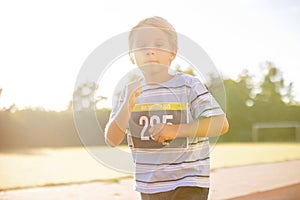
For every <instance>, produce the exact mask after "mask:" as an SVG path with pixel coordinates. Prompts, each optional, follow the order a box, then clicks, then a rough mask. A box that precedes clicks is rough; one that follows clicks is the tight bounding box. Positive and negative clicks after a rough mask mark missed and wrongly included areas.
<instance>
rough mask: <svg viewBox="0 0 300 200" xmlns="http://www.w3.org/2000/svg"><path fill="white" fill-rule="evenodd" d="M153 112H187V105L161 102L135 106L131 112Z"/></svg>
mask: <svg viewBox="0 0 300 200" xmlns="http://www.w3.org/2000/svg"><path fill="white" fill-rule="evenodd" d="M154 110H187V103H178V102H161V103H151V104H136V105H135V106H134V107H133V110H132V112H142V111H154Z"/></svg>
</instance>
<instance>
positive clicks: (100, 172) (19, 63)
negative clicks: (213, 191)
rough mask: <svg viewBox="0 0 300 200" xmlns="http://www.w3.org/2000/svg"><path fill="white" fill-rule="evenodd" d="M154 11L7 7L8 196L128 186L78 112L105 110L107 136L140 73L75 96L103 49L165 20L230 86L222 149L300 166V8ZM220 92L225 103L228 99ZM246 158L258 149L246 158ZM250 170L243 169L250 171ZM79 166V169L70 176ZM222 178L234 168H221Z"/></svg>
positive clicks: (3, 172)
mask: <svg viewBox="0 0 300 200" xmlns="http://www.w3.org/2000/svg"><path fill="white" fill-rule="evenodd" d="M148 3H149V4H147V3H146V4H145V3H142V2H141V1H131V0H129V1H85V2H84V3H83V2H81V1H49V2H42V1H33V0H30V1H15V0H12V1H2V2H1V3H0V23H1V25H0V26H1V33H0V44H1V45H0V55H1V58H0V108H1V109H0V152H1V153H0V186H1V188H0V190H7V189H15V188H22V187H32V186H37V185H52V184H54V185H55V184H61V183H71V182H85V181H91V180H100V179H111V178H116V177H122V176H128V175H126V174H125V175H124V174H120V173H117V172H110V173H107V171H106V170H107V169H105V167H103V166H102V165H101V164H99V163H97V162H96V161H95V160H93V159H92V158H91V157H90V155H88V153H84V150H82V149H84V148H83V144H82V141H81V140H80V137H79V135H78V133H77V130H76V127H75V124H74V119H73V111H74V110H73V108H74V109H75V110H76V111H79V112H83V113H84V112H88V111H89V110H95V112H96V115H97V120H98V122H99V125H100V126H101V127H102V129H103V128H104V126H105V124H106V123H107V121H108V118H109V114H110V112H111V101H112V97H111V95H112V93H111V92H112V91H113V90H114V89H115V88H114V87H115V82H116V80H119V79H120V77H122V76H124V74H126V72H128V71H130V70H131V69H132V68H133V66H132V65H131V63H130V60H129V58H128V60H127V58H122V59H123V61H122V62H120V63H117V65H118V66H117V69H118V70H117V72H114V73H112V74H109V77H113V78H110V80H107V82H105V83H101V82H99V83H94V82H86V83H82V85H80V86H79V87H77V88H74V85H75V81H76V77H77V75H78V73H79V71H80V68H81V66H82V64H83V62H84V61H85V59H86V58H87V57H88V55H89V54H90V53H91V52H92V51H93V50H94V49H95V48H96V47H97V46H99V45H100V44H101V43H102V42H104V41H106V40H108V39H109V38H111V37H113V36H115V35H117V34H119V33H123V32H126V31H129V30H130V28H131V27H133V26H134V25H135V24H137V23H138V22H139V21H140V20H141V19H144V18H146V17H151V16H154V15H158V16H161V17H164V18H165V19H167V20H168V21H169V22H170V23H171V24H173V25H174V27H175V29H176V30H177V31H178V32H179V33H181V34H184V35H186V36H188V37H189V38H191V39H192V40H193V41H195V42H196V43H197V44H199V45H200V46H201V47H202V48H203V49H204V50H205V51H206V52H207V54H208V55H209V56H210V58H211V59H212V60H213V62H214V64H215V66H216V68H217V69H218V71H219V73H220V77H222V81H223V86H224V91H225V94H226V104H225V105H223V106H224V109H225V110H226V113H227V117H228V120H229V123H230V130H229V132H228V133H227V134H226V135H224V136H222V137H220V138H219V140H218V145H219V144H220V145H222V144H223V145H225V146H226V147H227V148H228V145H229V146H230V145H231V147H234V148H233V151H237V149H236V145H238V146H239V147H241V148H240V149H242V148H243V147H245V146H247V145H249V144H250V145H253V146H251V147H250V148H258V149H259V148H261V151H260V152H256V156H253V158H252V157H251V159H254V157H256V160H251V161H249V162H250V163H251V162H252V163H257V162H264V161H266V160H264V159H265V157H263V158H262V157H259V156H258V155H261V156H262V152H265V153H268V154H272V152H277V150H278V151H281V152H282V154H277V155H278V157H274V158H272V159H273V160H272V159H271V160H268V162H273V161H279V160H289V159H299V158H300V151H299V142H300V93H299V91H300V79H299V75H298V73H297V72H298V70H297V69H298V68H299V67H300V59H299V56H300V55H299V52H300V24H299V23H300V22H299V18H300V3H299V2H298V1H296V0H287V1H280V0H274V1H270V0H259V1H258V0H242V1H234V0H229V1H209V2H207V1H197V3H192V2H185V3H179V1H152V2H151V3H150V2H148ZM179 48H180V47H179ZM103 56H105V55H103ZM173 64H174V70H177V71H184V72H186V73H189V74H192V75H195V72H194V70H193V67H192V66H189V65H187V64H186V63H184V64H182V63H181V62H180V61H178V62H175V63H173ZM107 73H108V72H107ZM210 84H211V85H210V88H212V93H213V94H214V95H215V96H216V98H217V100H218V98H223V97H218V92H217V91H218V90H214V89H213V82H210ZM223 86H222V87H223ZM222 89H223V88H222ZM215 91H216V93H214V92H215ZM219 100H220V101H221V99H219ZM87 123H88V122H87ZM93 141H95V142H94V143H92V142H91V143H89V144H90V145H91V146H93V145H97V146H98V145H104V144H105V143H104V138H103V135H102V134H99V135H98V137H95V138H93ZM123 144H124V145H126V141H124V143H123ZM282 144H283V146H281V145H282ZM218 145H217V146H218ZM261 145H265V146H263V147H262V146H261ZM231 147H229V148H231ZM275 147H277V148H279V149H276V150H274V149H273V148H275ZM280 148H281V149H280ZM283 149H284V151H283ZM216 152H218V151H217V150H216ZM246 153H250V152H249V151H248V149H247V151H246V152H244V154H243V153H241V155H240V157H244V156H245V154H246ZM252 153H253V152H252ZM250 154H251V153H250ZM247 155H248V154H247ZM236 156H237V158H240V157H238V155H236ZM238 160H239V159H237V163H234V164H231V165H241V164H249V162H247V161H246V162H245V161H243V162H242V163H238ZM79 163H81V164H79ZM34 166H39V167H36V168H35V167H34ZM70 166H72V167H74V166H77V168H76V167H75V168H74V169H73V171H72V170H71V171H70ZM220 166H226V165H225V164H224V163H218V164H216V165H214V167H215V168H217V167H220ZM72 167H71V168H72ZM91 167H92V169H91ZM66 172H68V173H66ZM21 176H23V177H25V178H22V179H21V178H20V177H21ZM26 177H27V178H26Z"/></svg>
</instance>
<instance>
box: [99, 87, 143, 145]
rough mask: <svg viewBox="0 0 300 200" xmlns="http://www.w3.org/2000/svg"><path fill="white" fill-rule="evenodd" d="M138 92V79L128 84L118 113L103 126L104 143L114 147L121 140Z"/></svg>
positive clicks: (139, 88) (139, 91) (139, 90)
mask: <svg viewBox="0 0 300 200" xmlns="http://www.w3.org/2000/svg"><path fill="white" fill-rule="evenodd" d="M140 93H141V84H140V82H139V81H134V82H132V83H129V84H128V86H127V89H126V94H125V99H124V102H123V103H122V105H121V106H120V109H119V111H118V113H117V114H116V115H115V116H114V117H113V118H112V119H110V120H109V122H108V123H107V125H106V127H105V142H106V144H108V145H110V146H112V147H115V146H117V145H119V144H120V143H121V142H122V140H123V139H124V136H125V131H126V128H127V126H128V122H129V119H130V115H131V111H132V109H133V107H134V105H135V102H136V99H137V97H138V96H139V95H140Z"/></svg>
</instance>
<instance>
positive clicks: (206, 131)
mask: <svg viewBox="0 0 300 200" xmlns="http://www.w3.org/2000/svg"><path fill="white" fill-rule="evenodd" d="M228 129H229V124H228V121H227V118H226V115H225V114H223V115H217V116H213V117H207V118H199V119H198V120H196V121H193V122H191V123H187V124H157V125H155V126H153V127H152V128H151V129H150V130H149V132H150V134H151V135H152V136H153V138H154V140H155V141H157V142H164V141H166V140H172V139H174V138H176V137H215V136H219V135H223V134H225V133H226V132H227V131H228Z"/></svg>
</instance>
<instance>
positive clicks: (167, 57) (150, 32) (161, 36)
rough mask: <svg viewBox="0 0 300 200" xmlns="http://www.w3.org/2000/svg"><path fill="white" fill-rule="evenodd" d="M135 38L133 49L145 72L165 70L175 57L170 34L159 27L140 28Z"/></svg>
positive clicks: (139, 64)
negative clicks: (169, 37)
mask: <svg viewBox="0 0 300 200" xmlns="http://www.w3.org/2000/svg"><path fill="white" fill-rule="evenodd" d="M133 38H134V39H133V44H132V51H133V54H134V57H135V60H136V64H137V65H138V66H139V67H140V68H141V70H142V71H143V72H146V73H151V72H159V71H160V70H162V69H164V70H165V69H166V68H168V67H169V66H170V64H171V62H172V61H173V59H174V58H175V54H174V53H172V47H171V45H170V42H169V39H168V35H167V34H166V33H165V32H164V31H162V30H160V29H158V28H150V27H142V28H139V29H137V30H135V32H134V37H133Z"/></svg>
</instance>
